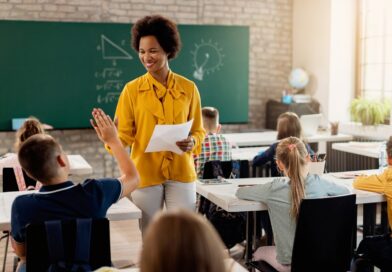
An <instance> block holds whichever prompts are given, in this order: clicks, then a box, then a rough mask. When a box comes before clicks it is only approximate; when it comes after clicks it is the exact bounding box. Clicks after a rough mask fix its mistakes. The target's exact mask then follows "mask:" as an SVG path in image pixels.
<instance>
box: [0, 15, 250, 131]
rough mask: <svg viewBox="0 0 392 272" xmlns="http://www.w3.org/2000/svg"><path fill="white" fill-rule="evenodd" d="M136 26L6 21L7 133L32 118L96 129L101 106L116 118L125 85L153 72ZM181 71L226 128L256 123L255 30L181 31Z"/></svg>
mask: <svg viewBox="0 0 392 272" xmlns="http://www.w3.org/2000/svg"><path fill="white" fill-rule="evenodd" d="M130 27H131V25H130V24H118V23H68V22H67V23H66V22H36V21H0V37H1V42H0V90H1V99H0V130H11V120H12V118H23V117H28V116H30V115H33V116H36V117H38V118H39V119H40V120H41V121H43V122H45V123H47V124H51V125H52V126H54V128H55V129H66V128H86V127H90V124H89V118H90V112H91V109H92V108H93V107H101V108H103V109H104V110H105V111H107V112H108V113H109V114H111V115H112V114H113V113H114V110H115V107H116V105H117V99H118V96H119V94H120V92H121V90H122V88H123V86H124V84H125V83H126V82H128V81H130V80H132V79H134V78H135V77H137V76H139V75H142V74H144V73H145V69H144V68H143V66H142V65H141V64H140V61H139V59H138V56H137V54H136V52H134V51H133V50H132V49H131V47H130ZM179 31H180V34H181V39H182V43H183V47H182V50H181V52H180V54H179V56H178V57H177V58H176V59H175V60H173V61H171V63H170V67H171V69H172V70H173V71H175V72H177V73H179V74H181V75H183V76H185V77H187V78H189V79H192V80H193V81H194V82H195V83H196V84H197V86H198V88H199V91H200V94H201V99H202V105H203V106H205V105H208V106H215V107H217V108H218V109H219V110H220V113H221V122H222V123H244V122H247V121H248V71H249V28H248V27H242V26H208V25H203V26H201V25H180V26H179Z"/></svg>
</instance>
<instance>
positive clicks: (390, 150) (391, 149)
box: [387, 136, 392, 164]
mask: <svg viewBox="0 0 392 272" xmlns="http://www.w3.org/2000/svg"><path fill="white" fill-rule="evenodd" d="M387 155H388V159H390V160H392V136H390V137H389V139H388V142H387ZM389 164H391V163H389Z"/></svg>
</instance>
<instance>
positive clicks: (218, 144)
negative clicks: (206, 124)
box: [194, 133, 231, 178]
mask: <svg viewBox="0 0 392 272" xmlns="http://www.w3.org/2000/svg"><path fill="white" fill-rule="evenodd" d="M194 159H195V167H196V173H197V177H198V178H202V177H203V171H204V164H205V163H206V162H208V161H214V160H219V161H230V160H231V145H230V143H229V142H228V141H227V140H226V138H225V137H224V136H223V135H222V134H216V133H214V134H207V135H206V137H205V138H204V142H203V144H202V147H201V152H200V154H199V156H194Z"/></svg>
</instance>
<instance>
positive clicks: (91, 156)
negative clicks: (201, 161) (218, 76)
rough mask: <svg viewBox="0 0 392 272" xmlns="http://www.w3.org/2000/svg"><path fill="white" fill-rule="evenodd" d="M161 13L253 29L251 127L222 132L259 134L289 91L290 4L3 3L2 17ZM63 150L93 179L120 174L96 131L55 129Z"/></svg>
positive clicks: (155, 0) (276, 0) (194, 0)
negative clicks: (272, 104) (271, 105)
mask: <svg viewBox="0 0 392 272" xmlns="http://www.w3.org/2000/svg"><path fill="white" fill-rule="evenodd" d="M156 13H159V14H162V15H165V16H168V17H170V18H172V19H174V20H175V21H176V22H177V23H179V24H218V25H246V26H249V27H250V50H249V51H250V52H249V64H250V67H249V123H248V124H233V125H224V126H223V132H234V131H247V130H257V129H260V128H263V127H264V124H265V103H266V101H267V100H268V99H270V98H274V99H278V98H279V97H280V95H281V91H282V90H283V89H284V88H286V87H287V76H288V74H289V71H290V69H291V54H292V48H291V44H292V35H291V32H292V31H291V26H292V0H0V19H8V20H11V19H12V20H43V21H81V22H125V23H128V22H135V21H136V20H137V19H139V18H140V17H141V16H143V15H149V14H156ZM51 134H52V135H53V136H54V137H56V138H58V139H59V140H60V142H61V144H62V145H63V147H64V149H65V150H66V151H67V152H69V153H73V154H81V155H82V156H83V157H85V158H86V160H87V161H88V162H89V163H90V164H91V165H92V166H93V168H94V176H95V177H100V176H113V175H117V170H116V167H115V163H114V161H113V159H112V158H111V157H110V155H108V154H106V153H105V150H104V149H103V148H102V145H101V144H100V142H99V141H98V140H97V138H96V136H95V134H94V132H93V131H92V130H88V129H86V130H67V131H53V132H51ZM13 137H14V133H11V132H1V133H0V154H1V153H3V152H7V151H11V150H12V143H13Z"/></svg>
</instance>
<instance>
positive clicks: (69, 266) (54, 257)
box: [45, 219, 93, 272]
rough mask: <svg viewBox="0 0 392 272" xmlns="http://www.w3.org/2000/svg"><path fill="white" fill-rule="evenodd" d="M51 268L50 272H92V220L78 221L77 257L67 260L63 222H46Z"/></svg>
mask: <svg viewBox="0 0 392 272" xmlns="http://www.w3.org/2000/svg"><path fill="white" fill-rule="evenodd" d="M45 229H46V237H47V244H48V250H49V258H50V263H51V264H50V266H49V268H48V270H47V271H48V272H66V271H69V272H84V271H92V270H93V269H92V268H91V266H90V264H89V261H90V241H91V219H77V221H76V245H75V257H74V259H73V260H72V261H70V260H66V259H65V254H64V246H63V234H62V227H61V221H60V220H55V221H46V222H45Z"/></svg>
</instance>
